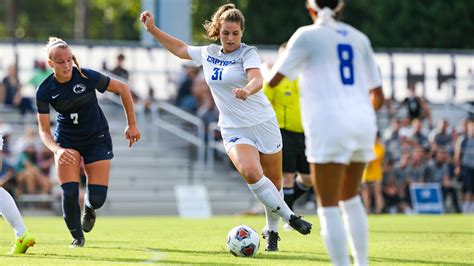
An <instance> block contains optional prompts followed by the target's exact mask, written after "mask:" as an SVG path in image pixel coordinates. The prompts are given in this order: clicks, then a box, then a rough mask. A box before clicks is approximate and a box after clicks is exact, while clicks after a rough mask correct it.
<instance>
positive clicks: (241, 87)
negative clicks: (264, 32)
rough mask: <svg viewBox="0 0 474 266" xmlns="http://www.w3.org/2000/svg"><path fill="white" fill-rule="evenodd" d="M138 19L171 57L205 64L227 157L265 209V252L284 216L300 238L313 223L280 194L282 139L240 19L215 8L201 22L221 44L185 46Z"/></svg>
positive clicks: (227, 8) (147, 17) (229, 9)
mask: <svg viewBox="0 0 474 266" xmlns="http://www.w3.org/2000/svg"><path fill="white" fill-rule="evenodd" d="M140 20H141V21H142V23H143V26H144V27H145V29H146V30H147V31H148V32H149V33H150V34H151V35H153V37H155V38H156V39H157V40H158V41H159V42H160V43H161V44H162V45H163V46H164V47H165V48H166V49H168V50H169V51H170V52H171V53H172V54H174V55H176V56H177V57H179V58H182V59H188V60H193V61H194V62H195V63H196V64H198V65H203V71H204V77H205V79H206V82H207V83H208V85H209V87H210V88H211V92H212V95H213V97H214V100H215V102H216V105H217V108H218V109H219V113H220V114H219V125H220V127H221V132H222V137H223V140H224V146H225V148H226V151H227V154H228V156H229V158H230V159H231V160H232V162H233V163H234V165H235V167H236V168H237V170H238V171H239V173H240V174H241V175H242V176H243V178H244V179H245V181H246V182H247V184H248V186H249V188H250V190H251V191H252V193H253V194H254V195H255V197H256V198H257V199H258V200H259V201H260V202H261V203H263V205H265V211H266V218H267V225H268V228H269V231H270V233H269V234H268V235H267V236H268V237H267V241H268V242H269V243H268V244H267V247H266V250H268V251H277V250H278V247H277V241H278V238H279V237H278V221H279V217H282V218H283V219H284V220H285V221H286V222H289V224H290V225H291V226H292V227H293V228H295V229H296V230H297V231H299V232H300V233H302V234H309V233H310V230H311V224H310V223H308V222H306V221H304V220H303V219H301V217H299V216H297V215H295V214H294V213H293V212H292V211H291V210H290V208H288V206H287V205H286V203H285V202H284V200H283V197H282V195H281V194H280V192H279V190H280V189H281V177H282V168H281V164H282V159H281V158H282V157H281V148H282V140H281V134H280V130H279V126H278V122H277V120H276V117H275V112H273V110H272V107H271V105H270V103H269V101H268V99H267V98H266V97H265V95H264V94H263V92H262V91H261V88H262V82H263V78H262V75H261V73H260V65H261V61H260V57H259V55H258V54H257V49H256V48H255V47H252V46H248V45H245V44H243V43H241V39H242V33H243V31H244V16H243V15H242V13H241V12H240V10H238V9H237V8H235V5H233V4H226V5H222V6H221V7H219V9H218V10H217V11H216V12H215V13H214V15H213V17H212V21H207V22H206V23H205V26H204V27H205V29H206V32H207V36H208V37H209V38H210V39H211V40H217V39H220V44H221V45H215V44H211V45H208V46H188V45H187V44H186V43H184V42H183V41H181V40H179V39H176V38H174V37H173V36H170V35H168V34H167V33H165V32H163V31H162V30H160V29H159V28H157V27H156V26H155V20H154V17H153V15H152V14H151V12H149V11H145V12H143V13H142V14H141V16H140Z"/></svg>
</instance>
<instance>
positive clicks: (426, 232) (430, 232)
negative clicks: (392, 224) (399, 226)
mask: <svg viewBox="0 0 474 266" xmlns="http://www.w3.org/2000/svg"><path fill="white" fill-rule="evenodd" d="M370 233H384V234H387V233H389V234H397V235H400V234H407V235H413V234H416V235H420V234H422V235H425V234H430V235H431V234H433V235H474V232H469V231H464V232H440V231H396V232H395V231H393V230H392V229H387V230H370Z"/></svg>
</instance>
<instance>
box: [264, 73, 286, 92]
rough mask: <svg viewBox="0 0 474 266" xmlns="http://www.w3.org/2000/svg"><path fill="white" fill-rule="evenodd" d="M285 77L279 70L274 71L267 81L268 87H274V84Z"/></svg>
mask: <svg viewBox="0 0 474 266" xmlns="http://www.w3.org/2000/svg"><path fill="white" fill-rule="evenodd" d="M284 77H285V75H283V74H281V73H280V72H276V73H275V74H274V75H273V76H272V78H271V79H270V81H268V85H269V86H270V88H273V87H275V86H276V85H278V84H279V83H280V81H281V80H282V79H283V78H284Z"/></svg>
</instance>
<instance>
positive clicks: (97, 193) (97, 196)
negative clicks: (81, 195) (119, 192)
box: [87, 185, 108, 209]
mask: <svg viewBox="0 0 474 266" xmlns="http://www.w3.org/2000/svg"><path fill="white" fill-rule="evenodd" d="M87 190H88V192H87V199H88V201H89V204H90V206H91V207H92V208H93V209H99V208H100V207H102V206H103V205H104V203H105V199H106V198H107V190H108V187H107V186H102V185H88V186H87Z"/></svg>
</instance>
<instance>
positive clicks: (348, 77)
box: [274, 18, 381, 163]
mask: <svg viewBox="0 0 474 266" xmlns="http://www.w3.org/2000/svg"><path fill="white" fill-rule="evenodd" d="M274 69H276V70H277V71H278V72H280V73H281V74H283V75H285V76H287V77H288V78H290V79H295V78H297V75H298V74H300V75H299V78H300V79H299V81H300V83H299V85H300V88H301V93H300V98H301V108H302V112H301V113H302V118H303V126H304V130H305V133H306V135H307V156H308V160H309V161H310V162H318V163H325V162H330V161H332V162H340V163H348V162H349V161H352V159H351V158H346V157H347V156H349V157H351V155H350V154H349V155H347V156H342V157H337V156H334V155H335V154H336V153H338V151H340V150H346V151H357V150H367V149H370V150H371V148H372V145H373V141H374V139H375V131H376V123H375V112H374V110H373V107H372V105H371V103H370V99H369V90H370V89H373V88H376V87H379V86H381V80H380V75H379V72H378V69H377V66H376V64H375V61H374V59H373V51H372V48H371V45H370V41H369V39H368V38H367V37H366V36H365V35H364V34H363V33H361V32H360V31H358V30H356V29H355V28H353V27H351V26H350V25H348V24H345V23H342V22H337V21H335V20H334V19H333V18H327V19H325V20H322V19H319V20H317V21H316V23H315V24H313V25H309V26H304V27H301V28H299V29H298V30H297V31H296V32H295V33H294V34H293V36H292V37H291V39H290V40H289V42H288V49H287V50H286V52H285V53H284V54H283V55H282V56H281V57H280V58H279V60H277V62H276V63H275V68H274ZM372 135H373V136H372ZM364 136H367V137H364ZM308 137H309V138H308ZM308 139H309V141H308ZM343 157H344V158H343ZM368 159H370V158H368V157H364V158H363V161H366V160H368Z"/></svg>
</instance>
